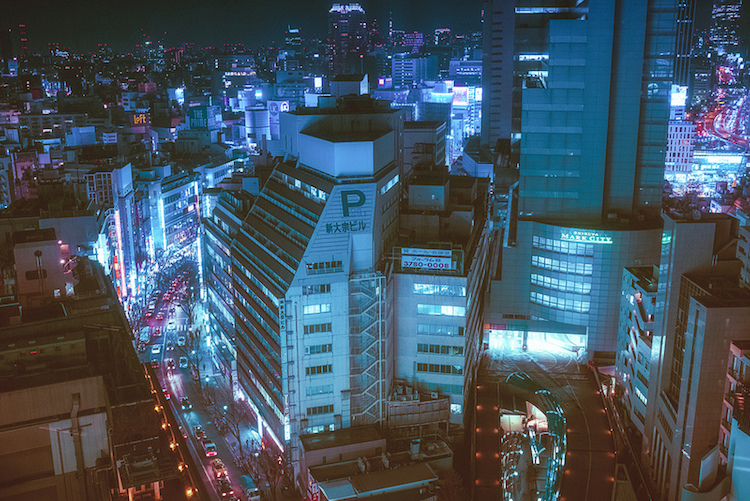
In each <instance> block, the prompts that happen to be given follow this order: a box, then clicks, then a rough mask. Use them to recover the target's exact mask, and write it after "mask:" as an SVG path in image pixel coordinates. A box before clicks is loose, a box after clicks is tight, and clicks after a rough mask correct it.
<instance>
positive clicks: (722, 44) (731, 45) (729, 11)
mask: <svg viewBox="0 0 750 501" xmlns="http://www.w3.org/2000/svg"><path fill="white" fill-rule="evenodd" d="M741 9H742V0H714V5H713V9H712V10H711V31H710V40H711V44H712V45H713V46H714V47H716V48H718V49H723V50H724V51H725V52H736V51H737V49H738V48H739V45H740V37H739V34H738V33H737V29H738V28H739V25H740V10H741Z"/></svg>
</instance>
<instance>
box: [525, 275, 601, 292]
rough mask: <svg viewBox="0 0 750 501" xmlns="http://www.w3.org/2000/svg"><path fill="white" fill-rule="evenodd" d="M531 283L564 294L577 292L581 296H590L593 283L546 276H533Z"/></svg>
mask: <svg viewBox="0 0 750 501" xmlns="http://www.w3.org/2000/svg"><path fill="white" fill-rule="evenodd" d="M531 283H532V284H534V285H538V286H540V287H546V288H548V289H553V290H557V291H563V292H577V293H579V294H589V293H590V292H591V283H588V282H581V281H573V280H562V279H557V278H554V277H548V276H545V275H537V274H532V275H531Z"/></svg>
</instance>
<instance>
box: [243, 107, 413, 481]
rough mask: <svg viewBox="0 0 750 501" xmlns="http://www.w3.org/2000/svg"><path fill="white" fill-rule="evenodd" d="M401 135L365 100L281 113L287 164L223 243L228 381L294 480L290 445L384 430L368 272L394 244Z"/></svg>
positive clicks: (380, 308) (298, 461)
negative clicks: (285, 453) (305, 438)
mask: <svg viewBox="0 0 750 501" xmlns="http://www.w3.org/2000/svg"><path fill="white" fill-rule="evenodd" d="M402 136H403V112H402V111H400V110H396V109H393V108H391V107H390V106H389V105H388V103H387V102H380V101H375V100H373V99H371V98H370V97H369V96H348V97H343V98H342V99H341V100H340V106H338V107H332V108H300V109H298V110H296V111H293V112H290V113H287V114H283V115H282V117H281V140H282V143H283V144H284V145H285V148H286V150H285V152H286V153H287V158H288V161H285V162H280V163H278V164H277V165H276V166H275V168H274V170H273V172H272V173H271V175H270V178H269V179H268V181H266V183H265V184H264V186H263V188H262V189H261V191H260V194H259V196H258V198H257V200H256V202H255V203H254V204H253V206H252V208H251V209H250V211H249V213H248V215H247V216H246V217H245V218H244V220H243V221H242V225H241V227H240V228H239V231H238V232H237V235H236V236H235V238H234V240H233V242H232V248H231V255H232V284H233V288H234V291H235V297H234V304H235V317H234V320H235V327H236V335H237V373H238V379H239V382H240V384H241V385H242V387H243V388H244V390H245V391H246V392H247V393H248V394H249V396H250V400H251V401H253V402H255V405H257V408H258V409H257V410H258V413H259V416H260V419H261V422H262V423H263V429H264V432H265V435H266V436H267V437H270V438H272V439H274V440H275V441H276V443H277V444H279V446H280V447H289V448H290V449H289V458H290V460H291V463H292V466H293V468H294V472H295V479H296V478H297V475H299V473H300V472H302V471H305V468H304V464H303V463H302V462H303V461H304V457H303V455H302V449H301V446H300V443H299V436H300V435H303V434H305V433H316V432H320V431H323V430H330V429H338V428H342V427H343V428H348V427H350V426H355V425H360V424H376V423H382V422H383V421H384V419H385V405H386V401H387V394H388V390H389V388H388V383H389V382H390V380H391V377H392V371H393V366H392V363H389V362H388V360H390V359H391V358H392V356H391V355H389V354H390V353H392V351H388V350H392V349H393V346H392V344H391V341H390V339H389V338H390V336H391V329H390V328H389V327H388V325H387V322H386V316H385V315H386V295H385V294H386V281H385V276H384V274H383V273H382V272H381V271H379V270H380V265H381V263H382V262H383V261H382V260H383V259H384V252H385V250H386V249H390V246H391V245H392V244H393V242H394V239H395V238H396V228H397V222H398V218H397V212H398V203H397V202H398V200H399V199H400V185H399V182H398V180H399V173H400V169H401V157H400V148H401V141H402V139H401V138H402ZM354 159H356V161H354ZM301 483H302V484H304V485H305V486H306V483H307V482H306V479H303V480H302V481H301Z"/></svg>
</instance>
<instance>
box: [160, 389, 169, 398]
mask: <svg viewBox="0 0 750 501" xmlns="http://www.w3.org/2000/svg"><path fill="white" fill-rule="evenodd" d="M161 391H162V392H163V393H164V400H170V399H171V398H172V394H171V393H169V391H167V389H166V388H162V390H161Z"/></svg>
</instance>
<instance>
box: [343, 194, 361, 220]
mask: <svg viewBox="0 0 750 501" xmlns="http://www.w3.org/2000/svg"><path fill="white" fill-rule="evenodd" d="M363 205H365V194H364V193H363V192H361V191H359V190H342V191H341V209H342V210H341V212H343V213H344V217H349V209H350V208H352V207H362V206H363Z"/></svg>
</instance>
